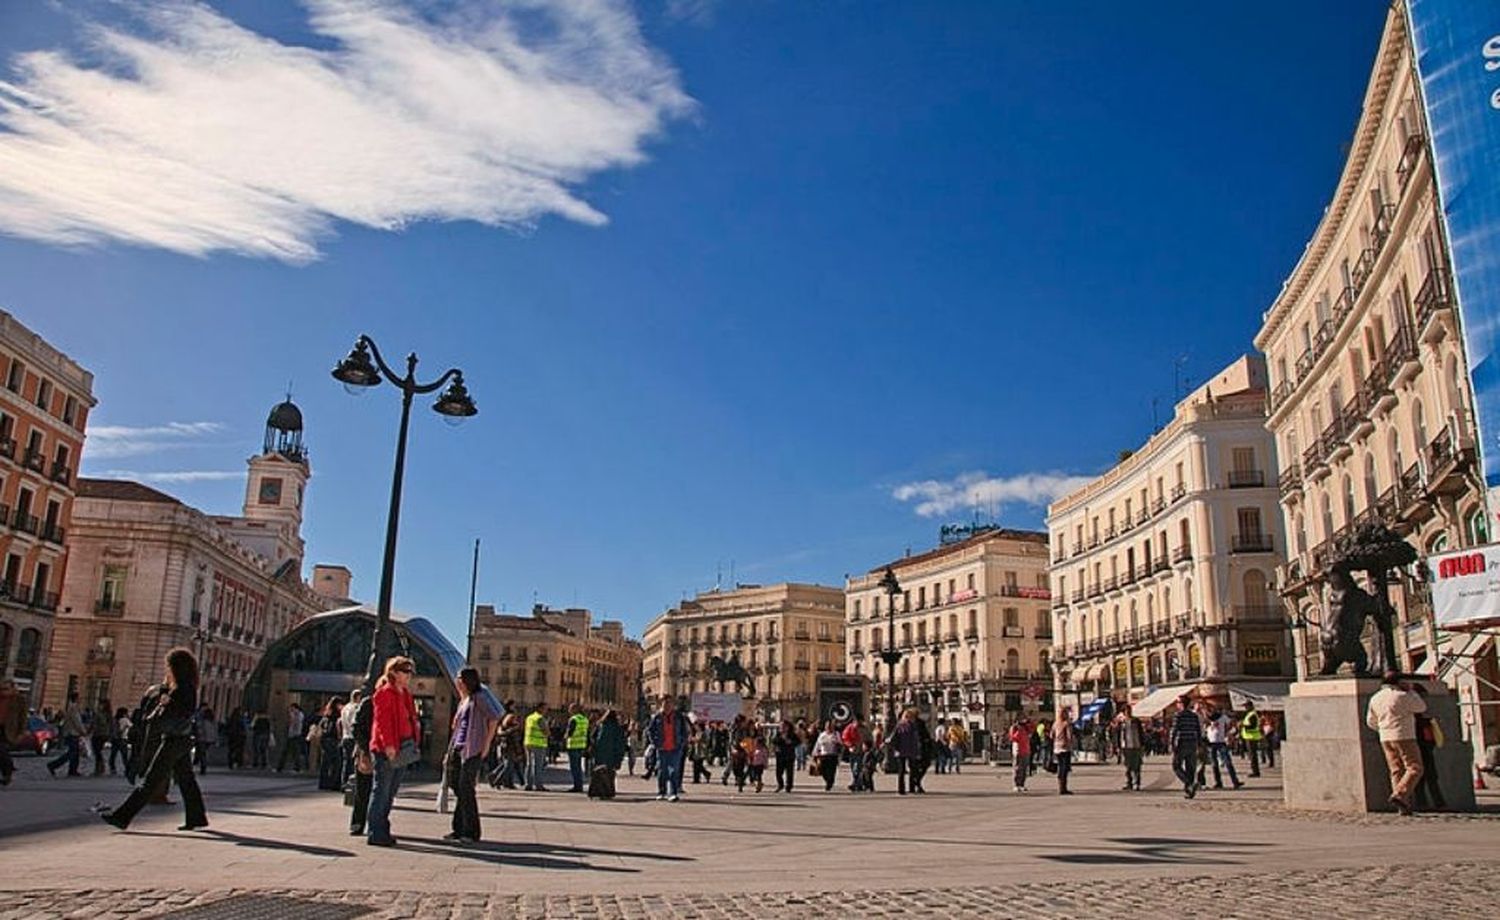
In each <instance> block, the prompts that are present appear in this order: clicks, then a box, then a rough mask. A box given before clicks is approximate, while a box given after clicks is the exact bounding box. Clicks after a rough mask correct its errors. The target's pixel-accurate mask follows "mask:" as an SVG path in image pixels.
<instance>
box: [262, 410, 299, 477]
mask: <svg viewBox="0 0 1500 920" xmlns="http://www.w3.org/2000/svg"><path fill="white" fill-rule="evenodd" d="M264 452H265V453H268V454H273V453H274V454H280V455H282V456H283V457H285V458H287V459H288V460H293V461H296V462H297V463H306V462H307V448H305V447H303V446H302V410H301V409H298V408H297V404H296V403H294V402H292V399H291V397H290V396H288V397H287V399H286V401H285V402H281V403H277V404H276V405H275V406H273V407H272V409H271V414H270V415H268V416H266V445H265V450H264Z"/></svg>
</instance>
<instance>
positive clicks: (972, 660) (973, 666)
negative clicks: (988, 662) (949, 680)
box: [968, 651, 979, 680]
mask: <svg viewBox="0 0 1500 920" xmlns="http://www.w3.org/2000/svg"><path fill="white" fill-rule="evenodd" d="M968 676H969V680H977V679H978V678H979V653H978V652H973V651H971V652H969V675H968Z"/></svg>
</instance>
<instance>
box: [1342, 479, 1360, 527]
mask: <svg viewBox="0 0 1500 920" xmlns="http://www.w3.org/2000/svg"><path fill="white" fill-rule="evenodd" d="M1343 485H1344V526H1346V527H1347V526H1348V525H1350V524H1352V523H1353V522H1354V517H1355V515H1356V514H1358V513H1359V512H1357V511H1356V510H1355V505H1354V480H1352V479H1350V478H1349V476H1348V474H1347V473H1346V474H1345V475H1344V479H1343Z"/></svg>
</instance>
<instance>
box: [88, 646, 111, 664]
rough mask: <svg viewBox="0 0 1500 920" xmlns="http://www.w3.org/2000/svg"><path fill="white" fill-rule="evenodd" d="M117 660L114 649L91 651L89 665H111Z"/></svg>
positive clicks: (94, 649)
mask: <svg viewBox="0 0 1500 920" xmlns="http://www.w3.org/2000/svg"><path fill="white" fill-rule="evenodd" d="M114 660H115V650H114V649H112V648H91V649H89V654H88V661H89V664H109V663H111V662H113V661H114Z"/></svg>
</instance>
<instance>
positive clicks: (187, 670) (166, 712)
mask: <svg viewBox="0 0 1500 920" xmlns="http://www.w3.org/2000/svg"><path fill="white" fill-rule="evenodd" d="M197 708H198V662H197V660H196V659H194V658H193V653H192V652H190V651H188V650H187V649H185V648H174V649H172V650H171V651H170V652H168V653H167V677H166V680H165V681H163V682H162V685H161V689H160V693H159V694H158V696H157V698H156V702H155V704H154V705H153V706H152V707H151V708H150V710H149V711H148V713H147V715H146V717H145V722H146V725H147V727H148V732H147V737H148V738H149V741H148V745H149V748H148V750H147V751H146V752H145V753H146V756H145V758H144V762H145V763H146V769H145V775H144V776H142V778H141V781H140V783H139V784H138V785H137V786H136V787H135V788H134V789H133V790H131V792H130V795H129V796H128V797H127V798H126V799H125V801H124V802H123V803H121V804H120V806H119V807H118V808H115V809H112V810H106V811H103V812H100V814H99V817H100V818H101V819H103V821H104V823H106V824H110V825H113V826H115V827H117V828H119V829H120V830H125V829H126V828H127V827H129V826H130V822H131V821H133V820H134V819H135V816H136V814H138V813H139V812H140V810H141V809H142V808H144V807H145V805H146V803H147V802H149V801H151V800H152V799H154V798H156V797H157V796H159V795H163V794H165V793H166V791H167V783H168V781H169V780H176V782H177V788H178V789H179V790H180V791H181V792H182V805H183V810H184V811H185V812H186V820H185V822H184V823H183V825H182V826H181V827H179V828H178V830H184V831H190V830H195V829H197V828H200V827H207V826H208V815H207V814H206V812H205V811H204V806H203V793H202V792H201V791H199V789H198V778H197V777H196V776H194V775H193V759H192V758H193V713H194V712H195V711H196V710H197Z"/></svg>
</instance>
